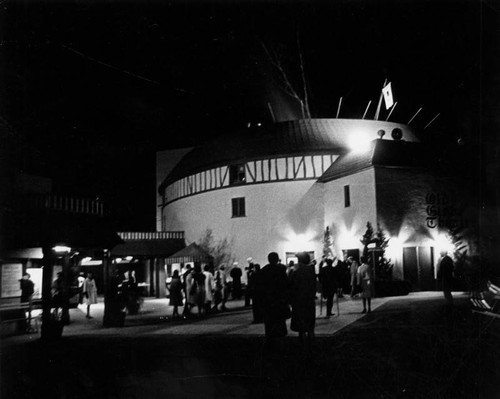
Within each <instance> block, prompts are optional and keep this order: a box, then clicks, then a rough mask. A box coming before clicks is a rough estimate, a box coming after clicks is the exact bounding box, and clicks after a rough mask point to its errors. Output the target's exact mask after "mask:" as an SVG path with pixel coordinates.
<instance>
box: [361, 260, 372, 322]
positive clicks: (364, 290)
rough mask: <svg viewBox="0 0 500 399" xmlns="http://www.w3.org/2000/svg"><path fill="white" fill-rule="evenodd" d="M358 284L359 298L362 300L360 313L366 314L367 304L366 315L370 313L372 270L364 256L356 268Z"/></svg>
mask: <svg viewBox="0 0 500 399" xmlns="http://www.w3.org/2000/svg"><path fill="white" fill-rule="evenodd" d="M358 284H359V285H360V286H361V298H362V299H363V311H362V312H361V313H366V312H367V307H366V305H367V304H368V313H370V312H371V311H372V297H373V274H372V268H371V267H370V266H369V265H368V263H367V258H366V256H362V257H361V266H360V267H358Z"/></svg>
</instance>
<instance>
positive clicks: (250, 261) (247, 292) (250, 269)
mask: <svg viewBox="0 0 500 399" xmlns="http://www.w3.org/2000/svg"><path fill="white" fill-rule="evenodd" d="M247 262H248V266H247V267H245V270H246V273H247V288H246V290H245V307H248V306H250V305H251V304H252V292H251V288H250V278H251V276H252V274H253V273H254V272H255V270H254V269H255V267H254V263H253V259H252V258H248V259H247Z"/></svg>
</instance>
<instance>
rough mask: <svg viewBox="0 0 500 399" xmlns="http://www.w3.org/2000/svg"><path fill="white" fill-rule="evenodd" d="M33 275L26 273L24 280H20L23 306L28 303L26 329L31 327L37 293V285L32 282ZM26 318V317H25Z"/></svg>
mask: <svg viewBox="0 0 500 399" xmlns="http://www.w3.org/2000/svg"><path fill="white" fill-rule="evenodd" d="M30 278H31V275H30V274H29V273H24V274H23V278H22V279H21V280H19V284H20V288H21V304H23V303H28V318H27V319H26V328H28V329H29V328H30V326H31V308H32V306H33V294H34V293H35V284H34V283H33V281H31V280H30ZM25 316H26V315H25Z"/></svg>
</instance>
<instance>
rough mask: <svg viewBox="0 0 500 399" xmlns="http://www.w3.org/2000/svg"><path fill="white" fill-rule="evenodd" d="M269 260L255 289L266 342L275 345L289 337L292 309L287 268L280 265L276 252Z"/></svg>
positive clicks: (259, 275) (269, 256)
mask: <svg viewBox="0 0 500 399" xmlns="http://www.w3.org/2000/svg"><path fill="white" fill-rule="evenodd" d="M267 259H268V261H269V263H268V264H267V265H266V266H264V267H263V268H262V269H261V270H260V271H259V272H258V277H257V281H256V287H255V288H256V291H257V292H258V298H259V302H260V303H261V306H262V307H261V308H262V312H263V316H264V330H265V334H266V342H267V343H268V344H269V345H273V344H274V343H275V340H276V338H279V337H284V336H285V335H287V328H286V319H287V318H288V317H289V314H288V313H289V311H290V308H289V307H288V300H287V294H288V281H287V277H286V267H284V266H280V265H278V262H279V256H278V254H277V253H276V252H271V253H270V254H269V255H268V256H267Z"/></svg>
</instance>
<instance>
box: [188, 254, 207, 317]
mask: <svg viewBox="0 0 500 399" xmlns="http://www.w3.org/2000/svg"><path fill="white" fill-rule="evenodd" d="M191 279H192V281H191V284H190V288H189V298H190V302H191V305H192V306H195V305H196V306H197V307H198V317H200V316H201V315H202V314H203V308H204V306H205V280H206V278H205V275H204V274H203V272H202V271H201V265H200V264H199V263H195V264H194V269H193V273H192V274H191Z"/></svg>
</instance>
